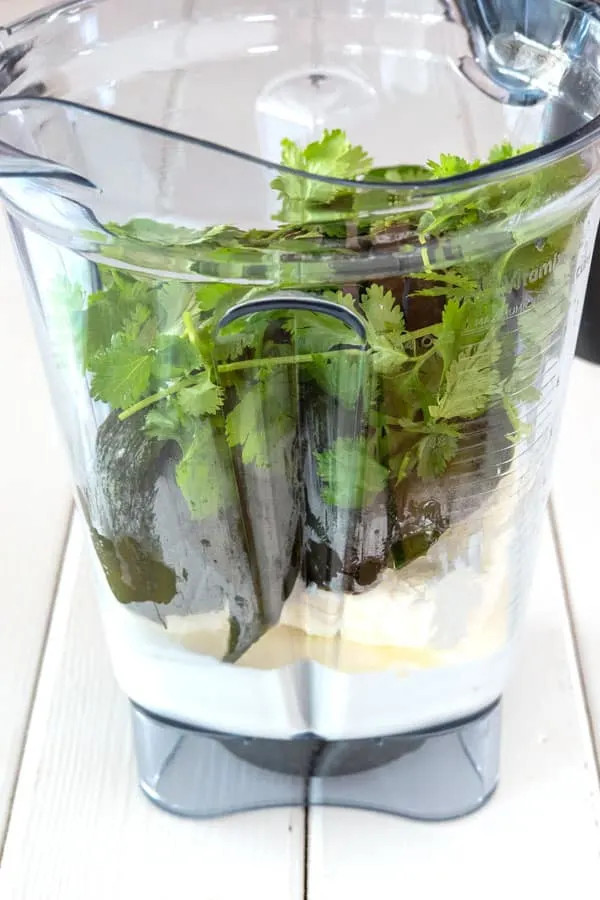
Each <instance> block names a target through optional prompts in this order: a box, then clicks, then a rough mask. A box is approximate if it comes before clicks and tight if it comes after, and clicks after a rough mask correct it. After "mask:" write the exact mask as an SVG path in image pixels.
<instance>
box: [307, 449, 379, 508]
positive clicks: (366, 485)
mask: <svg viewBox="0 0 600 900" xmlns="http://www.w3.org/2000/svg"><path fill="white" fill-rule="evenodd" d="M317 473H318V475H319V478H320V479H321V481H322V482H323V490H322V492H321V493H322V497H323V500H324V501H325V503H328V504H330V505H331V506H338V507H339V508H340V509H359V508H360V507H362V506H368V505H369V504H370V503H372V502H373V500H374V499H375V497H376V496H377V495H378V494H379V493H381V492H382V491H383V490H384V488H385V486H386V484H387V479H388V470H387V468H386V467H385V466H383V465H381V463H379V462H378V461H377V460H376V459H374V458H373V457H372V456H371V455H370V454H369V452H368V448H367V441H366V440H365V439H364V438H362V439H361V440H359V441H356V440H354V439H353V438H338V439H337V440H336V442H335V443H334V444H333V446H332V447H331V448H330V449H329V450H324V451H322V452H321V453H319V454H318V455H317Z"/></svg>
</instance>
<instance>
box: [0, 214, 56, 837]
mask: <svg viewBox="0 0 600 900" xmlns="http://www.w3.org/2000/svg"><path fill="white" fill-rule="evenodd" d="M0 272H2V294H3V296H2V300H1V302H0V408H1V409H2V428H1V432H2V441H0V575H1V578H2V595H1V597H0V613H1V621H2V625H1V627H0V709H1V710H2V740H1V741H0V851H1V847H2V842H3V837H4V832H5V825H6V820H7V816H8V814H9V810H10V803H11V798H12V793H13V789H14V783H15V776H16V771H17V767H18V764H19V759H20V754H21V749H22V744H23V739H24V733H25V729H26V723H27V718H28V715H29V708H30V704H31V699H32V694H33V690H34V687H35V681H36V677H37V671H38V663H39V657H40V653H41V650H42V647H43V643H44V639H45V634H46V628H47V622H48V616H49V610H50V606H51V602H52V597H53V594H54V587H55V581H56V575H57V571H58V568H59V560H60V557H61V554H62V548H63V544H64V540H65V534H66V527H67V521H68V517H69V510H70V506H71V492H70V487H69V482H68V476H67V471H66V464H65V459H64V453H63V449H62V447H61V446H60V443H59V439H58V435H57V429H56V427H55V424H54V417H53V414H52V409H51V406H50V398H49V395H48V391H47V389H46V384H45V380H44V376H43V372H42V366H41V363H40V361H39V359H38V351H37V347H36V345H35V340H34V336H33V329H32V326H31V324H30V321H29V316H28V312H27V309H26V306H25V301H24V293H23V288H22V285H21V282H20V278H19V275H18V272H17V269H16V263H15V259H14V255H13V250H12V247H11V244H10V241H9V237H8V233H7V230H6V224H5V220H4V216H1V215H0Z"/></svg>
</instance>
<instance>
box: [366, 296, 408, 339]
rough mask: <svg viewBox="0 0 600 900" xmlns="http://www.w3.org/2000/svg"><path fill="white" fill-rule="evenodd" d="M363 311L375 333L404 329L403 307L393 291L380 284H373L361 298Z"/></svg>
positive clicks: (397, 331) (392, 332)
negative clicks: (397, 301)
mask: <svg viewBox="0 0 600 900" xmlns="http://www.w3.org/2000/svg"><path fill="white" fill-rule="evenodd" d="M361 304H362V308H363V311H364V313H365V315H366V317H367V321H368V323H369V325H370V327H371V329H372V331H373V334H375V335H377V334H388V333H390V332H391V334H392V335H396V334H399V333H400V332H402V331H404V316H403V314H402V309H401V307H400V306H399V305H397V304H396V298H395V297H394V295H393V294H392V292H391V291H386V290H384V288H382V287H381V285H379V284H371V285H370V286H369V287H368V288H367V290H366V291H365V294H364V295H363V297H362V300H361Z"/></svg>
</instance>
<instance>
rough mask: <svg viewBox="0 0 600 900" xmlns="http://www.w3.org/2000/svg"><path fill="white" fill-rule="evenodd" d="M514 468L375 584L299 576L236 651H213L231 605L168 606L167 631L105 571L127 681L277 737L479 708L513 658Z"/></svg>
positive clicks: (188, 714)
mask: <svg viewBox="0 0 600 900" xmlns="http://www.w3.org/2000/svg"><path fill="white" fill-rule="evenodd" d="M510 481H511V479H510V478H505V479H504V480H503V486H504V487H500V488H499V489H498V490H496V491H495V492H494V494H495V496H494V498H493V502H490V503H489V504H488V505H487V507H484V508H482V509H481V510H480V511H479V512H478V513H477V514H474V515H473V516H472V517H471V518H470V519H467V520H465V521H463V522H461V523H458V524H456V525H454V526H452V527H451V528H450V529H449V530H448V531H447V532H446V533H445V534H444V535H443V536H442V537H441V538H440V539H439V540H438V541H437V542H436V543H435V544H434V545H433V546H432V547H431V548H430V550H429V552H428V553H427V554H426V555H425V556H423V557H421V558H420V559H417V560H415V561H413V562H412V563H410V564H409V565H407V566H405V567H404V568H402V569H400V570H398V571H391V570H390V571H386V573H385V574H384V577H383V578H382V579H381V581H380V583H378V584H377V585H376V586H375V587H374V588H373V589H372V590H369V591H367V592H365V593H364V594H361V595H357V596H352V595H344V594H334V593H331V592H328V591H323V590H318V589H316V588H315V587H314V586H312V587H308V588H304V587H303V586H302V585H297V586H296V589H295V590H294V592H293V594H292V595H291V596H290V597H289V598H288V600H287V601H286V603H285V604H284V607H283V612H282V617H281V621H280V624H279V625H277V626H276V627H274V628H272V629H271V630H270V631H268V632H267V633H266V634H265V635H264V636H263V637H262V638H261V639H260V640H259V641H257V642H256V643H255V644H254V645H253V646H252V647H250V648H249V650H247V651H246V653H245V654H244V655H243V656H242V657H241V659H240V660H238V662H237V663H235V664H224V663H221V662H219V660H218V659H215V658H213V655H214V656H217V657H220V656H222V655H223V654H224V652H225V651H226V648H227V643H228V637H229V616H228V613H227V611H226V610H223V611H222V612H221V613H220V612H219V611H216V612H211V613H207V614H201V615H195V616H188V617H179V616H176V617H170V616H167V625H168V629H167V630H165V629H164V628H162V627H161V626H160V625H157V624H156V623H154V622H151V621H149V620H147V619H144V618H142V617H141V616H139V615H137V614H133V613H132V612H131V611H129V610H128V609H127V608H126V607H124V606H121V605H120V604H119V603H118V602H117V601H116V600H115V599H114V598H113V596H112V593H111V592H110V589H109V588H108V586H107V585H106V583H105V582H104V578H103V577H102V589H101V599H102V604H101V605H102V610H103V615H104V619H105V623H106V628H107V632H108V640H109V644H110V649H111V653H112V657H113V664H114V668H115V672H116V676H117V679H118V681H119V683H120V685H121V687H122V689H123V690H124V691H125V692H126V693H127V695H128V696H129V697H130V698H131V699H132V700H134V701H135V702H136V703H138V704H139V705H140V706H142V707H144V708H146V709H148V710H151V711H153V712H156V713H158V714H160V715H163V716H166V717H168V718H171V719H174V720H175V721H181V722H187V723H190V724H194V725H198V726H200V727H204V728H213V729H216V730H219V731H226V732H231V733H235V734H245V735H250V736H261V737H272V738H288V737H291V736H294V735H298V734H302V733H307V732H310V733H313V734H317V735H319V736H321V737H323V738H328V739H331V740H334V739H343V738H358V737H366V736H374V735H385V734H393V733H402V732H410V731H415V730H418V729H423V728H428V727H433V726H435V725H439V724H442V723H448V722H452V721H455V720H458V719H461V718H464V717H466V716H469V715H471V714H473V713H475V712H477V711H479V710H481V709H482V708H483V707H485V706H486V705H488V704H490V703H492V702H494V701H495V700H496V699H497V698H498V697H499V696H500V694H501V693H502V690H503V687H504V683H505V680H506V675H507V669H508V664H509V655H510V645H511V640H510V635H511V631H512V628H511V624H510V619H511V615H510V613H511V601H512V597H511V590H510V584H509V578H508V572H509V544H510V537H511V534H512V531H513V528H514V523H513V513H514V509H515V499H514V498H515V493H514V491H513V490H512V485H511V484H510ZM190 647H191V648H193V649H189V648H190ZM194 651H196V652H194Z"/></svg>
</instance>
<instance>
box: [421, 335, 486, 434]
mask: <svg viewBox="0 0 600 900" xmlns="http://www.w3.org/2000/svg"><path fill="white" fill-rule="evenodd" d="M500 351H501V345H500V342H499V341H498V340H497V339H495V338H491V339H489V338H484V340H483V341H481V342H480V343H479V344H476V345H474V346H473V347H469V348H468V349H466V350H463V351H462V352H461V353H460V354H459V355H458V357H457V358H456V359H455V360H453V362H452V363H451V364H450V366H449V368H448V373H447V376H446V382H445V388H444V392H443V394H442V396H441V397H440V398H439V399H438V402H437V404H435V405H433V406H430V407H429V413H430V415H431V416H432V417H433V418H434V419H474V418H476V417H477V416H479V415H481V413H482V412H483V411H484V410H485V409H486V408H487V407H488V406H489V404H490V403H491V401H492V400H493V399H494V398H495V397H496V396H498V395H499V391H500V375H499V372H498V370H497V368H496V367H495V363H496V362H497V361H498V359H499V358H500Z"/></svg>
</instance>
